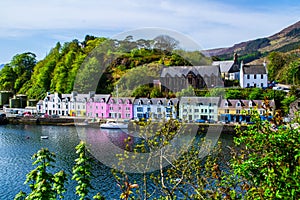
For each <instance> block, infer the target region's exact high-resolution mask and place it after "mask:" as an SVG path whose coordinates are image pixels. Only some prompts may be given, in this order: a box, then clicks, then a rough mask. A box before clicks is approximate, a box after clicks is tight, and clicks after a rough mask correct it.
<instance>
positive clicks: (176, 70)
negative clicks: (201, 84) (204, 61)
mask: <svg viewBox="0 0 300 200" xmlns="http://www.w3.org/2000/svg"><path fill="white" fill-rule="evenodd" d="M190 72H192V73H194V74H195V75H198V74H200V75H201V76H202V77H204V76H209V77H210V76H212V75H214V76H216V77H219V76H220V68H219V66H216V65H208V66H176V67H165V68H163V70H162V72H161V75H160V76H161V77H166V75H167V74H169V75H170V76H171V77H176V76H177V77H182V76H184V77H185V76H187V75H188V74H189V73H190Z"/></svg>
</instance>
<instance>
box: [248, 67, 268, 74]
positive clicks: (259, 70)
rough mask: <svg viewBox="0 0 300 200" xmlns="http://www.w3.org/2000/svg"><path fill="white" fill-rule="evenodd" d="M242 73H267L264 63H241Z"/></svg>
mask: <svg viewBox="0 0 300 200" xmlns="http://www.w3.org/2000/svg"><path fill="white" fill-rule="evenodd" d="M243 71H244V74H267V70H266V67H265V66H264V65H243Z"/></svg>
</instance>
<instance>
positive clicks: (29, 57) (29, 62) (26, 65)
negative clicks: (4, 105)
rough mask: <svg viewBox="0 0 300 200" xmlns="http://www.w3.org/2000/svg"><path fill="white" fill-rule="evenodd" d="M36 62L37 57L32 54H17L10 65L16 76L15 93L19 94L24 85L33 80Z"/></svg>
mask: <svg viewBox="0 0 300 200" xmlns="http://www.w3.org/2000/svg"><path fill="white" fill-rule="evenodd" d="M36 62H37V61H36V55H35V54H33V53H31V52H27V53H22V54H17V55H15V56H14V57H13V59H12V61H11V62H10V65H11V67H12V68H13V71H14V72H15V74H16V81H15V84H14V90H15V92H18V91H19V90H20V89H21V87H22V86H23V84H24V83H25V82H26V81H28V80H29V79H30V78H31V74H32V72H33V68H34V66H35V65H36Z"/></svg>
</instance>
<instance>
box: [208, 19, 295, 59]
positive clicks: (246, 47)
mask: <svg viewBox="0 0 300 200" xmlns="http://www.w3.org/2000/svg"><path fill="white" fill-rule="evenodd" d="M299 47H300V21H299V22H297V23H295V24H293V25H290V26H288V27H287V28H284V29H283V30H282V31H280V32H278V33H276V34H274V35H271V36H269V37H264V38H258V39H255V40H249V41H245V42H241V43H238V44H235V45H233V46H232V47H228V48H217V49H210V50H206V51H205V52H206V53H208V54H209V55H211V56H217V57H219V58H221V59H229V58H232V56H233V53H234V52H236V53H238V54H239V56H240V59H243V60H244V62H246V63H247V62H251V61H253V60H256V59H258V58H260V57H264V56H266V55H268V54H269V53H270V52H273V51H277V52H289V51H292V50H295V49H298V48H299Z"/></svg>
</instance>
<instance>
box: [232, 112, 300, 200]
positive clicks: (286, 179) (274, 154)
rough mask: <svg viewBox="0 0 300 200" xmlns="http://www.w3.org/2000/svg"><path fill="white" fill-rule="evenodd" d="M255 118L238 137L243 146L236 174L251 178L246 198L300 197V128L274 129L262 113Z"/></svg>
mask: <svg viewBox="0 0 300 200" xmlns="http://www.w3.org/2000/svg"><path fill="white" fill-rule="evenodd" d="M252 120H253V121H254V122H255V124H254V125H251V126H249V127H248V128H247V130H243V131H242V130H241V129H237V130H238V132H237V135H239V136H238V137H235V138H234V141H235V144H236V145H237V146H238V148H239V150H238V151H236V152H234V154H233V161H232V167H233V169H234V172H235V174H236V175H239V176H241V177H243V178H245V179H246V180H247V193H246V195H245V196H246V198H247V199H299V198H300V187H299V179H300V165H299V163H300V148H299V146H300V140H299V132H300V129H299V128H293V127H292V126H290V125H287V126H279V127H277V128H278V129H277V128H276V129H274V128H273V125H272V124H271V123H270V122H268V121H261V120H260V117H259V114H258V113H255V114H254V116H253V119H252Z"/></svg>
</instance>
